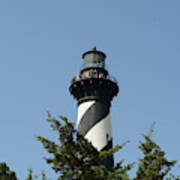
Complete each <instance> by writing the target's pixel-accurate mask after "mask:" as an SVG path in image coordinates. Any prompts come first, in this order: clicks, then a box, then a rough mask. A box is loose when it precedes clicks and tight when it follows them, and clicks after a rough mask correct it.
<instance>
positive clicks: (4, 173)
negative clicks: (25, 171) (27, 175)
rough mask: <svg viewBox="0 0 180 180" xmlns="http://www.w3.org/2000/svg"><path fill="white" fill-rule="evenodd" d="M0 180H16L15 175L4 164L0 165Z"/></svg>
mask: <svg viewBox="0 0 180 180" xmlns="http://www.w3.org/2000/svg"><path fill="white" fill-rule="evenodd" d="M0 180H17V177H16V173H15V172H14V171H11V170H10V169H9V167H8V166H7V165H6V163H0Z"/></svg>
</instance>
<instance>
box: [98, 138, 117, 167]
mask: <svg viewBox="0 0 180 180" xmlns="http://www.w3.org/2000/svg"><path fill="white" fill-rule="evenodd" d="M112 147H113V144H112V139H111V140H110V141H108V144H107V145H106V146H105V147H104V148H103V149H102V150H101V151H107V150H109V149H111V148H112ZM103 165H104V166H105V167H106V168H108V169H110V168H112V167H113V166H114V158H113V156H109V157H108V158H107V159H106V160H105V161H104V163H103Z"/></svg>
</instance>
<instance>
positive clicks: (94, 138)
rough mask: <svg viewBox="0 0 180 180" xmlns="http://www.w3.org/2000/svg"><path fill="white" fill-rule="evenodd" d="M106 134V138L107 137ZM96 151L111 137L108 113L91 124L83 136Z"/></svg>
mask: <svg viewBox="0 0 180 180" xmlns="http://www.w3.org/2000/svg"><path fill="white" fill-rule="evenodd" d="M107 135H108V138H107ZM85 138H86V139H88V140H89V142H91V143H92V145H93V146H94V147H96V149H97V150H98V151H100V150H102V149H103V148H104V147H105V146H106V145H107V144H108V140H110V139H111V138H112V133H111V120H110V113H109V114H108V115H107V116H106V117H105V118H104V119H102V120H101V121H100V122H99V123H97V124H96V125H95V126H93V127H92V128H91V129H90V130H89V131H88V133H87V134H86V136H85Z"/></svg>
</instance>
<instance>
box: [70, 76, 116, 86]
mask: <svg viewBox="0 0 180 180" xmlns="http://www.w3.org/2000/svg"><path fill="white" fill-rule="evenodd" d="M90 78H95V79H107V80H111V81H113V82H115V83H116V84H118V82H117V80H116V78H115V77H113V76H111V75H107V76H105V75H104V74H88V75H87V76H85V75H83V76H82V75H81V74H78V75H76V76H75V77H74V78H72V80H71V83H74V82H76V81H80V80H85V79H90Z"/></svg>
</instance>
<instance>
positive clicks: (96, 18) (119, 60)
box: [0, 0, 180, 179]
mask: <svg viewBox="0 0 180 180" xmlns="http://www.w3.org/2000/svg"><path fill="white" fill-rule="evenodd" d="M179 7H180V1H178V0H173V1H170V0H158V1H157V0H151V1H145V0H136V1H134V0H119V1H105V0H99V1H95V0H92V1H83V0H76V1H58V0H54V1H47V0H39V1H35V0H32V1H23V0H16V1H12V0H10V1H5V0H4V1H0V82H1V86H0V114H1V118H0V142H1V148H0V161H6V162H7V163H8V165H10V167H11V168H12V169H14V170H15V171H16V172H17V176H18V177H19V178H21V179H24V178H25V176H26V174H27V169H28V168H33V169H34V171H35V173H36V174H37V173H39V172H41V171H42V170H45V171H46V172H47V173H49V177H54V175H53V174H52V173H51V170H50V168H49V166H47V165H46V164H45V162H44V160H43V158H42V157H43V156H46V155H47V154H46V153H45V151H44V150H43V148H42V146H41V144H40V143H39V142H37V141H36V139H35V136H36V135H42V136H45V137H49V138H52V139H55V138H56V136H55V135H54V133H53V132H52V131H51V129H50V128H49V126H48V123H47V122H46V112H45V111H46V110H49V111H50V112H52V114H54V115H58V114H60V115H65V116H67V117H68V118H69V119H70V120H72V121H74V122H75V121H76V116H77V105H76V101H75V100H73V98H72V97H71V96H70V94H69V92H68V88H69V85H70V80H71V78H72V77H73V76H74V75H76V74H77V73H78V72H79V70H80V67H81V64H82V59H81V54H82V53H84V52H85V51H87V50H89V49H91V48H92V47H93V46H94V45H96V46H97V49H99V50H102V51H104V52H105V53H106V54H107V59H106V65H107V68H108V70H109V72H110V73H111V74H113V75H114V76H115V77H116V78H117V80H118V82H119V86H120V93H119V95H118V97H117V98H115V99H114V101H113V103H112V108H111V114H112V115H111V117H112V128H113V137H114V144H117V143H119V144H121V143H122V142H124V141H126V140H128V139H130V140H131V143H130V144H128V145H127V146H126V147H125V148H124V149H123V150H122V151H121V152H120V153H118V154H117V155H116V161H118V160H120V159H125V160H126V161H125V162H132V161H136V160H137V158H138V157H140V156H141V153H140V151H139V150H138V148H137V146H138V143H139V140H142V136H141V135H142V134H143V133H146V132H148V130H149V128H150V126H151V124H152V123H153V122H154V121H156V122H157V124H156V127H155V132H154V135H153V139H154V140H155V141H156V142H157V143H158V144H159V145H160V146H161V147H162V149H163V150H165V151H166V152H167V157H168V158H169V159H179V157H180V151H179V149H180V140H179V138H180V135H179V134H180V133H179V127H180V113H179V110H180V93H179V92H180V83H179V78H180V71H179V69H180V60H179V59H180V51H179V48H180V21H179V17H180V11H179ZM178 171H179V169H177V168H175V169H174V171H173V172H174V173H178ZM133 174H134V170H133V171H132V172H131V175H133Z"/></svg>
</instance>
